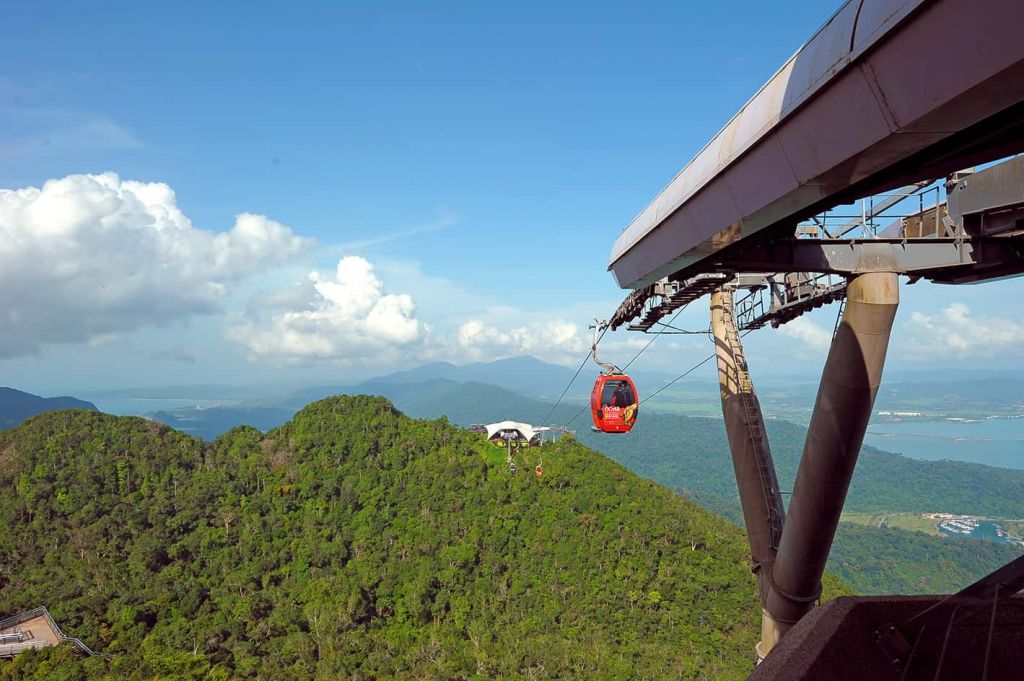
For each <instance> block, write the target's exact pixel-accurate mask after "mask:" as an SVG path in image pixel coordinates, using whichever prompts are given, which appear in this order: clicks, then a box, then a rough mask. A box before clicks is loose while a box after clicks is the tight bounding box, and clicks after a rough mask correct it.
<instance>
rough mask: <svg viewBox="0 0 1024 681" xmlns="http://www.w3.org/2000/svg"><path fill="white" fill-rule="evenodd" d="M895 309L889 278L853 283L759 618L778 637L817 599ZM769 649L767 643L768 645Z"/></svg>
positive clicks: (893, 280) (893, 278) (895, 292)
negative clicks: (773, 626)
mask: <svg viewBox="0 0 1024 681" xmlns="http://www.w3.org/2000/svg"><path fill="white" fill-rule="evenodd" d="M898 305H899V279H898V277H897V275H896V274H893V273H870V274H863V275H860V276H858V277H855V278H853V279H852V280H851V281H850V283H849V286H848V287H847V298H846V309H845V311H844V313H843V318H842V322H841V324H840V326H839V329H838V331H837V333H836V336H835V338H834V339H833V341H832V347H831V349H830V350H829V354H828V359H827V360H826V362H825V369H824V371H823V373H822V377H821V385H820V387H819V388H818V398H817V401H816V402H815V404H814V414H813V416H812V417H811V424H810V426H809V428H808V430H807V441H806V443H805V445H804V451H803V456H802V457H801V459H800V467H799V469H798V471H797V476H796V484H795V485H794V487H793V497H792V499H791V501H790V504H789V510H788V513H787V515H786V526H785V529H784V530H783V532H782V541H781V542H780V544H779V551H778V555H777V557H776V561H775V566H774V568H773V569H772V572H771V575H770V578H771V587H770V589H769V592H768V598H767V600H766V603H765V610H766V612H767V613H769V615H770V617H771V618H772V619H773V621H774V622H776V623H777V624H778V625H779V626H778V631H777V634H778V636H780V637H781V636H782V635H783V634H785V633H786V631H788V630H789V628H790V627H792V626H793V625H794V624H795V623H796V622H797V621H798V620H799V619H800V618H801V617H803V615H804V614H805V613H806V612H807V611H808V610H810V608H811V606H812V604H813V603H814V601H816V600H817V599H818V598H819V597H820V595H821V576H822V574H823V572H824V570H825V562H826V560H827V559H828V554H829V550H830V548H831V547H832V539H833V537H834V535H835V531H836V526H837V525H838V523H839V515H840V514H841V513H842V510H843V503H844V502H845V500H846V492H847V490H848V489H849V486H850V479H851V477H852V476H853V470H854V466H855V465H856V463H857V457H858V455H859V454H860V447H861V443H862V441H863V439H864V431H865V429H866V428H867V424H868V419H869V417H870V416H871V408H872V405H873V404H874V402H875V395H876V394H877V392H878V386H879V383H880V382H881V378H882V368H883V366H884V364H885V353H886V350H887V348H888V345H889V334H890V332H891V331H892V323H893V319H894V318H895V316H896V308H897V306H898ZM769 644H770V645H773V644H774V641H769Z"/></svg>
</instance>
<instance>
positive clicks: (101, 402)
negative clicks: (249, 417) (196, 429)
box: [89, 397, 241, 416]
mask: <svg viewBox="0 0 1024 681" xmlns="http://www.w3.org/2000/svg"><path fill="white" fill-rule="evenodd" d="M89 401H90V402H92V403H93V404H95V405H96V408H97V409H99V410H100V411H102V412H105V413H107V414H114V415H115V416H145V415H146V414H151V413H152V412H154V411H172V410H174V409H188V408H196V407H198V408H201V409H209V408H210V407H232V406H234V405H236V404H239V402H240V401H241V400H199V399H194V398H190V397H178V398H150V397H112V398H109V399H104V398H99V399H95V398H94V399H91V400H89Z"/></svg>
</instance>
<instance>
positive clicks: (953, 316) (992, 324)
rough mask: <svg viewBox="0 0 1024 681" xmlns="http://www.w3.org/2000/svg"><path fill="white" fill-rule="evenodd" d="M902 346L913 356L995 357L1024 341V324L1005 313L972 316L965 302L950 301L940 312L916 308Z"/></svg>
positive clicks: (924, 357) (932, 358)
mask: <svg viewBox="0 0 1024 681" xmlns="http://www.w3.org/2000/svg"><path fill="white" fill-rule="evenodd" d="M906 330H907V332H908V335H907V337H906V338H905V340H904V339H901V348H903V349H904V352H905V354H907V355H908V356H909V357H910V358H919V359H922V360H929V361H930V360H934V359H935V358H936V356H938V355H939V354H940V353H951V354H952V355H953V356H955V357H968V356H970V357H993V356H995V355H996V354H997V353H999V352H1001V351H1004V350H1006V349H1007V348H1009V347H1011V346H1017V345H1022V344H1024V324H1021V323H1020V322H1017V321H1014V320H1012V319H1007V318H1005V317H981V316H978V317H976V316H972V315H971V310H970V308H969V307H967V306H966V305H964V304H963V303H951V304H950V305H948V306H946V307H944V308H943V309H942V310H940V311H939V312H938V313H937V314H933V315H929V314H925V313H923V312H913V313H911V315H910V321H908V322H907V324H906Z"/></svg>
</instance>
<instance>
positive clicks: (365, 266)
mask: <svg viewBox="0 0 1024 681" xmlns="http://www.w3.org/2000/svg"><path fill="white" fill-rule="evenodd" d="M415 311H416V304H415V302H414V301H413V299H412V297H411V296H409V295H407V294H399V295H395V294H385V293H384V284H383V282H381V280H380V279H379V278H378V277H377V275H376V274H375V273H374V270H373V266H372V265H371V264H370V263H369V262H368V261H367V260H366V259H364V258H360V257H357V256H347V257H344V258H342V259H341V260H339V261H338V267H337V269H336V271H335V272H334V275H333V277H325V276H323V275H321V274H319V273H317V272H313V273H312V274H310V275H309V278H308V281H306V282H304V283H302V284H300V285H298V286H296V287H293V288H290V289H285V290H282V291H276V292H273V293H271V294H269V295H266V296H263V297H262V298H259V299H257V300H255V301H253V302H252V303H251V304H250V305H249V309H248V313H247V319H245V320H243V321H240V322H238V323H235V324H232V325H230V326H229V327H228V329H227V336H228V338H230V339H231V340H233V341H235V342H237V343H241V344H242V345H244V346H245V347H246V348H248V349H249V352H250V353H251V354H252V355H253V356H254V357H266V358H270V359H276V360H283V361H300V360H309V359H319V360H333V361H336V362H339V363H346V364H347V363H352V362H369V361H376V360H379V359H380V358H381V357H382V356H386V355H389V354H392V353H394V352H395V351H397V350H399V349H401V348H407V347H409V346H413V345H415V344H417V343H418V342H420V341H422V340H423V339H424V338H425V335H426V327H425V325H424V324H423V323H422V322H421V321H419V320H418V319H416V316H415Z"/></svg>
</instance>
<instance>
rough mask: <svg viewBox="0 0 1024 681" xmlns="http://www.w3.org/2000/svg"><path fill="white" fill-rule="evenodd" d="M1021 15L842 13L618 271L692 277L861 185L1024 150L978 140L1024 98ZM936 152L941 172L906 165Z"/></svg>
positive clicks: (702, 164) (854, 5) (915, 7)
mask: <svg viewBox="0 0 1024 681" xmlns="http://www.w3.org/2000/svg"><path fill="white" fill-rule="evenodd" d="M1019 11H1020V10H1019V3H1018V2H1016V0H988V1H987V2H985V3H983V4H982V5H977V4H974V3H970V2H967V1H966V0H931V1H923V0H922V1H913V0H911V1H899V0H862V1H860V2H852V1H851V2H847V3H846V4H844V5H843V6H842V7H841V8H840V10H839V11H838V12H837V13H836V14H835V15H834V16H833V17H832V18H831V19H830V21H829V22H828V23H827V24H826V25H825V26H824V27H823V28H822V29H821V30H820V31H819V32H818V33H817V34H815V36H814V37H813V38H812V39H811V40H810V41H808V43H807V44H805V45H804V47H803V48H801V49H800V50H799V51H798V52H797V54H796V55H794V57H793V58H792V59H790V60H789V61H788V62H787V63H786V64H785V65H784V66H783V67H782V68H781V69H780V70H779V71H778V72H777V73H776V74H775V76H773V78H772V79H771V80H770V81H769V82H768V83H767V84H766V85H765V86H764V87H763V88H762V89H761V90H760V91H759V92H758V93H757V94H756V95H755V96H754V98H753V99H751V100H750V102H748V103H747V104H746V105H745V106H744V107H743V109H741V111H740V112H739V113H738V114H737V115H736V116H735V117H734V118H733V119H732V120H731V121H730V122H729V123H728V124H727V125H726V127H725V128H724V129H723V130H722V132H720V133H719V134H718V135H717V136H716V137H715V138H714V139H713V140H712V141H711V142H710V143H709V144H708V145H707V146H706V147H705V148H704V149H703V150H702V151H701V152H700V153H699V154H698V155H697V157H696V158H695V159H694V160H693V161H692V162H691V163H690V164H689V165H687V166H686V167H685V168H684V169H683V171H681V172H680V173H679V175H677V176H676V178H675V179H674V180H673V181H672V183H671V184H670V185H669V186H668V187H667V188H666V189H665V190H664V191H663V192H662V193H661V194H659V196H658V197H657V198H656V199H655V200H654V201H653V202H652V203H651V204H650V205H649V206H648V207H647V208H645V209H644V211H642V212H641V213H640V215H638V216H637V218H636V219H634V220H633V222H632V223H631V224H630V225H629V227H627V229H626V230H625V231H624V232H623V233H622V235H621V236H620V237H619V239H618V241H617V242H616V244H615V247H614V249H613V251H612V256H611V264H610V266H609V269H611V270H612V272H613V274H614V276H615V278H616V280H617V281H618V283H619V285H620V286H623V287H625V288H638V287H641V286H644V285H646V284H649V283H652V282H653V281H655V280H657V279H659V278H661V277H663V276H666V275H669V274H672V273H674V272H677V271H679V270H686V271H687V272H686V275H685V276H688V275H689V274H692V273H694V272H695V271H697V270H698V269H699V268H700V267H703V264H704V263H713V262H714V259H713V254H715V253H717V252H718V251H720V250H722V249H723V248H725V247H727V246H729V245H730V244H733V243H735V242H737V241H739V240H742V239H746V238H748V237H750V236H751V235H753V234H756V233H758V232H761V231H762V230H765V229H768V228H772V229H778V228H779V227H780V226H784V225H786V224H788V223H789V222H790V221H794V220H796V219H797V218H798V217H799V216H800V215H801V214H802V213H806V212H807V211H810V210H811V209H812V208H813V207H815V206H820V205H823V204H827V203H828V201H829V200H830V199H831V198H833V197H836V196H838V195H840V194H841V193H843V192H845V191H848V190H849V189H850V188H851V186H854V185H859V184H861V183H884V182H886V181H887V178H889V177H890V176H891V179H892V181H893V182H894V184H892V185H891V186H897V184H904V183H905V182H906V181H911V180H918V179H923V176H921V177H913V178H910V177H908V175H911V174H913V173H915V172H921V173H925V172H928V173H932V172H934V171H935V170H936V168H937V167H938V166H940V165H942V163H945V164H949V163H954V162H955V161H956V160H957V158H962V159H964V160H966V159H967V158H968V157H970V158H971V160H972V162H975V161H976V158H975V157H977V156H984V155H985V154H991V153H995V149H997V148H998V149H999V150H1000V151H1001V152H1005V151H1006V149H1007V148H1008V147H1018V146H1022V145H1024V136H1022V134H1021V132H1020V131H1019V130H1017V129H1016V128H1013V127H1012V126H1011V129H1010V130H1009V131H1008V132H1005V133H1004V137H1003V138H999V140H998V144H996V142H991V144H989V146H988V147H985V146H984V145H982V146H981V147H979V146H978V144H980V143H979V142H978V140H976V139H974V137H973V136H981V135H982V132H983V131H984V129H985V126H986V124H987V123H986V121H995V120H996V118H998V117H999V116H1000V115H1003V114H1006V112H1007V111H1008V110H1009V109H1010V108H1012V107H1014V106H1016V105H1018V104H1020V102H1022V101H1024V41H1021V40H1019V36H1018V35H1017V34H1018V32H1019ZM858 12H859V16H857V14H858ZM944 36H945V37H947V38H948V39H944V38H943V37H944ZM992 125H995V123H992ZM963 135H966V136H967V137H966V138H965V137H963ZM983 147H984V148H983ZM940 150H941V151H942V153H943V154H945V155H944V156H942V162H941V163H939V162H938V161H935V162H934V163H933V164H932V165H929V164H924V163H922V164H910V165H909V166H908V165H907V164H905V163H904V162H905V161H906V159H908V158H909V157H911V156H913V155H915V154H924V153H934V154H938V153H939V151H940ZM1003 155H1005V154H1003ZM994 158H997V157H992V158H990V159H988V160H994ZM901 164H902V165H901ZM935 164H938V165H935ZM964 165H969V163H966V162H965V163H964ZM933 176H934V175H933ZM897 180H899V181H897ZM882 188H883V187H879V190H880V189H882ZM812 212H813V211H812ZM791 226H795V222H793V224H792V225H791ZM698 263H700V265H699V266H698Z"/></svg>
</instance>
